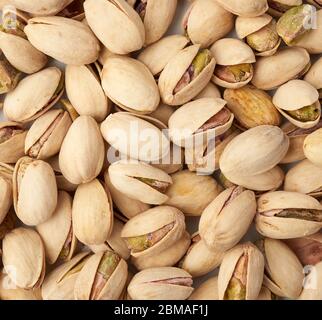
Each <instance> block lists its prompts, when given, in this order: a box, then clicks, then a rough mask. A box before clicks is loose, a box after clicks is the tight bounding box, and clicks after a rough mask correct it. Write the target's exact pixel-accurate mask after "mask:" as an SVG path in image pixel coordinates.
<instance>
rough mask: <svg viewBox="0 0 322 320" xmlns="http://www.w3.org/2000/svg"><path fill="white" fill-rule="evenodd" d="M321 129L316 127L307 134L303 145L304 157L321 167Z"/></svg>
mask: <svg viewBox="0 0 322 320" xmlns="http://www.w3.org/2000/svg"><path fill="white" fill-rule="evenodd" d="M321 137H322V129H318V130H316V131H314V132H312V133H311V134H309V135H308V136H307V137H306V138H305V140H304V145H303V150H304V154H305V156H306V158H308V159H309V160H310V161H311V162H312V163H314V164H315V165H316V166H318V167H322V152H321V150H322V149H321V148H322V139H321Z"/></svg>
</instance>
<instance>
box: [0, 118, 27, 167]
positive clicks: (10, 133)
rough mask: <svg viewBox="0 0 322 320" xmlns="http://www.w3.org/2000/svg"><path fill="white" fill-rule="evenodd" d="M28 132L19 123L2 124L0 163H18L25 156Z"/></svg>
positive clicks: (0, 128) (0, 130)
mask: <svg viewBox="0 0 322 320" xmlns="http://www.w3.org/2000/svg"><path fill="white" fill-rule="evenodd" d="M26 135H27V131H26V130H24V128H23V127H22V126H21V125H20V124H19V123H17V122H0V161H1V162H5V163H16V162H17V161H18V160H19V159H20V158H21V157H22V156H23V155H24V152H23V150H24V145H25V138H26Z"/></svg>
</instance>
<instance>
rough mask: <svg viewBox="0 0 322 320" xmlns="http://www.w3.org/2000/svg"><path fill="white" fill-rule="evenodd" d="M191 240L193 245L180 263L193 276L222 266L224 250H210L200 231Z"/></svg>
mask: <svg viewBox="0 0 322 320" xmlns="http://www.w3.org/2000/svg"><path fill="white" fill-rule="evenodd" d="M191 241H192V243H191V246H190V247H189V249H188V251H187V253H186V255H185V256H184V257H183V259H182V260H181V261H180V263H179V265H180V267H181V268H182V269H184V270H186V271H187V272H189V273H190V274H191V275H192V277H201V276H204V275H206V274H207V273H209V272H211V271H213V270H215V269H216V268H217V267H219V266H220V264H221V261H222V259H223V256H224V252H223V251H221V250H210V249H209V248H208V247H207V245H206V244H205V242H204V241H203V240H202V239H201V238H200V235H199V234H198V233H195V234H193V235H192V237H191Z"/></svg>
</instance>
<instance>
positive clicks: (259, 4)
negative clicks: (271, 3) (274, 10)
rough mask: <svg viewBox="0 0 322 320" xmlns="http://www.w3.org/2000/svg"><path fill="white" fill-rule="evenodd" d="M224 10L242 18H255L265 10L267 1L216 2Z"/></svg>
mask: <svg viewBox="0 0 322 320" xmlns="http://www.w3.org/2000/svg"><path fill="white" fill-rule="evenodd" d="M217 2H218V3H219V4H220V5H221V6H223V7H224V8H225V9H226V10H228V11H230V12H232V13H233V14H235V15H238V16H242V17H257V16H260V15H262V14H263V13H264V12H265V11H266V10H267V9H268V4H267V0H217Z"/></svg>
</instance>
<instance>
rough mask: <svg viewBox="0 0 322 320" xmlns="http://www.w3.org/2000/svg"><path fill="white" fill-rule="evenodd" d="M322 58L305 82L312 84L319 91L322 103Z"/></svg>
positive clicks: (307, 75)
mask: <svg viewBox="0 0 322 320" xmlns="http://www.w3.org/2000/svg"><path fill="white" fill-rule="evenodd" d="M321 75H322V58H320V59H318V60H317V61H316V62H315V63H314V64H313V65H312V68H311V69H310V70H309V71H308V73H307V74H306V75H305V77H304V80H305V81H306V82H308V83H310V84H311V85H312V86H313V87H314V88H316V89H317V90H318V91H319V96H320V100H321V101H322V76H321Z"/></svg>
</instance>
